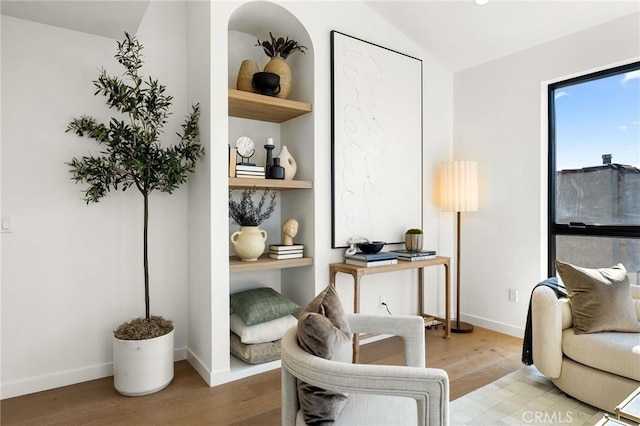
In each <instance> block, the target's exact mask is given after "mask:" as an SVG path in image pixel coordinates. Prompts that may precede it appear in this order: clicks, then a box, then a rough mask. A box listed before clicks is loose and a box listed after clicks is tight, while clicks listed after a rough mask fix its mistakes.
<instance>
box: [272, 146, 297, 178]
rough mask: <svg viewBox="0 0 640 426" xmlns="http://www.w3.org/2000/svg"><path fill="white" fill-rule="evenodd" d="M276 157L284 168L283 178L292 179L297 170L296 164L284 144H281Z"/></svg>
mask: <svg viewBox="0 0 640 426" xmlns="http://www.w3.org/2000/svg"><path fill="white" fill-rule="evenodd" d="M276 157H278V158H279V159H280V165H281V166H282V167H283V168H284V180H293V178H294V177H295V175H296V171H298V165H297V164H296V160H295V159H294V158H293V156H291V153H290V152H289V150H288V149H287V146H286V145H283V146H282V149H281V150H280V152H279V153H278V155H276Z"/></svg>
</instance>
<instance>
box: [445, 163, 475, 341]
mask: <svg viewBox="0 0 640 426" xmlns="http://www.w3.org/2000/svg"><path fill="white" fill-rule="evenodd" d="M440 196H441V208H442V211H445V212H456V213H457V217H456V223H457V232H456V238H457V240H456V319H455V320H452V321H451V324H450V325H449V326H450V330H451V331H453V332H454V333H471V332H472V331H473V325H471V324H469V323H466V322H462V321H460V213H461V212H475V211H477V210H478V164H477V163H476V162H475V161H450V162H447V163H442V164H441V165H440Z"/></svg>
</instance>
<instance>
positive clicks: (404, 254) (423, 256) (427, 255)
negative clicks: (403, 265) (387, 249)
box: [392, 250, 436, 262]
mask: <svg viewBox="0 0 640 426" xmlns="http://www.w3.org/2000/svg"><path fill="white" fill-rule="evenodd" d="M392 253H396V254H397V255H398V259H400V260H406V261H409V262H417V261H418V260H427V259H434V258H435V257H436V252H435V250H422V251H409V250H392Z"/></svg>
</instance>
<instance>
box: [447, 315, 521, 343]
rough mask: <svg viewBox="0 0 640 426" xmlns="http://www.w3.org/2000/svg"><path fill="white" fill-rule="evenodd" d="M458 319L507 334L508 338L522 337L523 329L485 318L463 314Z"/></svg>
mask: <svg viewBox="0 0 640 426" xmlns="http://www.w3.org/2000/svg"><path fill="white" fill-rule="evenodd" d="M460 319H461V320H462V321H465V322H468V323H470V324H473V325H477V326H478V327H482V328H486V329H489V330H493V331H497V332H498V333H503V334H508V335H510V336H514V337H519V338H520V339H522V338H523V337H524V327H514V326H513V325H510V324H504V323H501V322H498V321H493V320H488V319H486V318H481V317H476V316H473V315H464V314H463V315H461V316H460Z"/></svg>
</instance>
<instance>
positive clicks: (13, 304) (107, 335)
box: [0, 2, 189, 398]
mask: <svg viewBox="0 0 640 426" xmlns="http://www.w3.org/2000/svg"><path fill="white" fill-rule="evenodd" d="M186 22H187V21H186V4H185V3H181V2H170V3H168V2H153V3H152V4H151V5H150V6H149V8H148V9H147V14H146V15H145V18H144V20H143V22H142V23H141V25H140V28H139V30H138V33H137V35H138V37H139V39H140V41H141V42H142V43H143V45H144V46H145V50H144V54H145V60H146V65H145V66H144V67H143V69H142V70H143V73H145V74H146V75H148V74H150V75H152V76H154V77H155V78H158V79H159V80H160V82H161V83H163V84H165V85H166V86H167V87H168V92H169V93H170V94H172V95H173V96H174V99H173V106H172V112H173V116H172V117H171V120H170V123H169V125H168V126H167V128H166V129H165V134H164V137H166V138H167V139H166V140H167V142H171V143H173V142H175V137H173V136H174V135H175V132H176V131H178V130H179V128H180V124H181V123H182V120H183V118H184V116H185V115H186V114H187V112H188V104H189V102H188V100H187V98H186V89H187V80H186V78H185V76H186V58H187V56H186V30H187V28H186ZM115 51H116V41H115V40H111V39H107V38H102V37H98V36H94V35H89V34H85V33H80V32H75V31H70V30H66V29H61V28H57V27H52V26H47V25H42V24H38V23H34V22H28V21H24V20H20V19H16V18H12V17H6V16H2V65H3V66H2V88H3V90H2V145H1V148H2V164H1V165H2V187H1V193H0V194H1V196H2V215H3V216H12V217H13V223H14V226H13V232H12V233H10V234H2V314H1V315H2V397H3V398H7V397H10V396H14V395H18V394H23V393H29V392H34V391H37V390H41V389H46V388H51V387H56V386H62V385H66V384H70V383H75V382H80V381H84V380H89V379H94V378H98V377H103V376H107V375H110V374H112V366H111V361H112V355H111V335H112V333H111V330H112V329H113V328H114V327H116V326H117V325H118V324H119V323H121V322H124V321H126V320H129V319H131V318H133V317H137V316H143V315H144V297H143V295H144V286H143V273H142V198H141V196H140V195H139V194H138V193H137V192H135V189H131V190H130V191H127V192H125V193H122V192H117V193H112V194H110V195H109V196H108V197H106V198H105V199H103V200H102V201H101V202H100V203H99V204H92V205H90V206H87V205H85V203H84V202H83V201H82V200H81V196H82V194H81V190H82V186H81V185H76V184H75V183H74V182H73V181H71V180H70V174H69V172H68V170H69V168H68V166H66V165H65V164H64V163H65V162H66V161H69V160H71V158H72V157H74V156H81V155H83V154H85V153H88V152H96V151H97V148H96V146H97V145H96V144H95V142H93V141H90V140H88V139H81V138H78V137H76V136H73V135H71V134H65V133H64V131H65V128H66V125H67V123H68V122H69V121H70V120H71V119H72V118H73V117H78V116H80V115H82V114H91V115H94V116H96V117H98V118H100V119H103V120H104V119H107V118H108V117H109V116H110V115H111V111H109V110H108V109H107V108H106V105H105V103H104V101H103V99H102V98H100V97H94V96H93V90H94V88H93V85H92V83H91V81H92V80H93V79H95V78H96V77H97V73H98V69H99V68H100V67H101V66H105V68H107V69H108V70H110V71H111V72H112V73H117V74H121V73H122V67H120V66H119V65H118V64H117V63H116V62H115V60H114V59H113V55H114V54H115ZM150 206H151V210H150V244H149V247H150V253H149V256H150V268H151V273H150V274H151V310H152V314H161V315H163V316H165V317H167V318H170V319H173V320H174V321H175V326H176V348H177V353H176V357H177V358H181V357H182V358H184V356H185V348H186V346H187V335H186V327H187V325H186V319H187V309H186V303H187V189H186V188H182V189H180V190H178V191H176V192H175V193H174V194H173V195H171V196H169V195H167V194H160V193H158V194H153V195H152V196H151V199H150Z"/></svg>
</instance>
